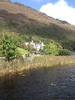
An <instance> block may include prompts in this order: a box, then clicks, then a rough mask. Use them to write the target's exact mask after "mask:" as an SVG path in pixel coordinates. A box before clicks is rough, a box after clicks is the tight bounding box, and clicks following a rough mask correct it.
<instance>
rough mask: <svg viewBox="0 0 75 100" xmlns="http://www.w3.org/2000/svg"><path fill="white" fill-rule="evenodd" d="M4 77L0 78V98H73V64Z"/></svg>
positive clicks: (31, 99)
mask: <svg viewBox="0 0 75 100" xmlns="http://www.w3.org/2000/svg"><path fill="white" fill-rule="evenodd" d="M5 77H6V78H5ZM5 77H2V78H0V100H75V66H57V67H50V68H38V69H33V70H29V71H23V72H20V73H16V74H15V75H13V76H11V75H6V76H5Z"/></svg>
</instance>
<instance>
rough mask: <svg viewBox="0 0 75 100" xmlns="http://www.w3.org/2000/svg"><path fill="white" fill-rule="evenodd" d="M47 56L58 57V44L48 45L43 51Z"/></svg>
mask: <svg viewBox="0 0 75 100" xmlns="http://www.w3.org/2000/svg"><path fill="white" fill-rule="evenodd" d="M43 51H44V52H45V53H46V54H53V55H57V54H58V51H59V48H58V46H57V45H56V44H53V43H49V44H46V45H45V47H44V50H43Z"/></svg>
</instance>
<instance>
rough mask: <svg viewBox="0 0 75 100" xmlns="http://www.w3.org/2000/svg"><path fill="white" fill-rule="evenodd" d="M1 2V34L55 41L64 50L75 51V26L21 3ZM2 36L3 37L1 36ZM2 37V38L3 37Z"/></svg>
mask: <svg viewBox="0 0 75 100" xmlns="http://www.w3.org/2000/svg"><path fill="white" fill-rule="evenodd" d="M7 1H8V2H4V1H3V2H0V34H4V33H6V32H8V33H11V34H12V33H13V32H14V33H15V35H16V34H19V35H23V39H28V38H29V36H31V37H33V39H34V40H39V39H42V40H43V41H44V42H49V41H50V39H53V40H55V41H57V42H59V43H60V44H62V46H63V47H64V48H69V49H75V47H74V44H75V26H74V25H71V24H69V23H67V22H66V21H60V20H57V19H54V18H52V17H49V16H47V15H46V14H44V13H41V12H39V11H37V10H35V9H32V8H30V7H27V6H24V5H23V4H20V3H17V2H15V3H12V2H10V0H7ZM1 36H2V35H1ZM1 36H0V37H1Z"/></svg>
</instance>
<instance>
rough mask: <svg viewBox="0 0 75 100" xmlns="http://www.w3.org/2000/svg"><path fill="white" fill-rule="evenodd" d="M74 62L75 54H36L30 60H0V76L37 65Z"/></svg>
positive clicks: (69, 63)
mask: <svg viewBox="0 0 75 100" xmlns="http://www.w3.org/2000/svg"><path fill="white" fill-rule="evenodd" d="M71 64H75V56H38V57H35V58H34V59H33V60H32V61H24V62H23V61H20V60H14V61H12V62H5V61H0V76H2V75H4V74H7V73H12V74H13V73H15V72H19V71H22V70H29V69H33V68H38V67H53V66H62V65H71Z"/></svg>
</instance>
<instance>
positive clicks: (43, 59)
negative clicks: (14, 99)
mask: <svg viewBox="0 0 75 100" xmlns="http://www.w3.org/2000/svg"><path fill="white" fill-rule="evenodd" d="M0 44H1V46H0V53H1V56H3V57H5V58H6V59H5V60H1V61H0V75H4V74H8V73H11V74H14V73H15V72H19V71H23V70H29V69H32V68H38V67H43V68H47V67H53V66H62V65H69V64H75V57H74V56H69V55H70V54H71V51H69V50H67V49H63V47H62V46H61V45H60V44H59V43H57V42H55V41H53V40H51V42H50V43H47V44H45V46H44V49H43V50H41V51H40V53H44V55H40V56H36V57H33V59H32V57H31V56H32V54H31V52H33V51H34V49H32V48H30V50H29V49H28V48H27V47H25V46H24V45H25V44H24V41H21V39H20V38H19V37H18V38H17V37H16V38H15V37H14V35H9V34H5V35H4V36H3V38H2V39H1V42H0ZM28 50H29V51H28ZM32 50H33V51H32ZM28 53H29V56H28V57H27V58H28V59H29V60H27V58H26V60H25V55H26V54H28ZM23 55H24V58H23V57H22V56H23ZM66 55H67V56H66Z"/></svg>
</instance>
